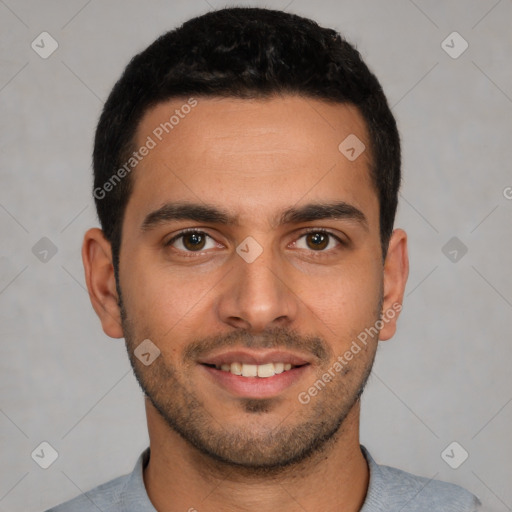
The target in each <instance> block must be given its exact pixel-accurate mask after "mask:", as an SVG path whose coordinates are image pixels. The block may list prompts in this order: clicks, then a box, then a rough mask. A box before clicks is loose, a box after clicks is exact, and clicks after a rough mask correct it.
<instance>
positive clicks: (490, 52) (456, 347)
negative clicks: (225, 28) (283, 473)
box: [0, 0, 512, 512]
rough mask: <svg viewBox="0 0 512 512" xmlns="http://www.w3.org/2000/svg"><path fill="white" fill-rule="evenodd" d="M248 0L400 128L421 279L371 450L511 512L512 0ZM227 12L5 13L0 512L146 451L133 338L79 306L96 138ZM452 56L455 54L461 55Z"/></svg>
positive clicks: (151, 8) (368, 407) (125, 467)
mask: <svg viewBox="0 0 512 512" xmlns="http://www.w3.org/2000/svg"><path fill="white" fill-rule="evenodd" d="M239 4H240V5H258V6H270V7H275V8H283V9H287V10H289V11H291V12H295V13H297V14H302V15H306V16H310V17H313V18H315V19H316V20H317V21H318V22H319V23H320V24H323V25H327V26H332V27H334V28H336V29H338V30H339V31H341V32H342V33H343V34H345V35H346V36H347V37H348V39H349V40H351V41H352V42H354V43H355V44H356V45H357V47H358V49H359V50H360V51H361V52H362V54H363V56H364V58H365V59H366V61H367V62H368V64H369V65H370V67H371V68H372V69H373V70H374V71H375V73H376V74H377V76H378V77H379V79H380V80H381V82H382V84H383V86H384V89H385V91H386V93H387V95H388V98H389V101H390V104H391V105H393V111H394V113H395V115H396V117H397V120H398V123H399V127H400V129H401V134H402V140H403V148H404V152H403V156H404V174H405V176H404V185H403V189H402V193H401V199H400V200H401V205H400V210H399V214H398V220H397V223H396V225H397V226H400V227H403V228H405V229H406V231H407V232H408V234H409V241H410V258H411V275H410V279H409V284H408V287H407V291H406V299H405V305H404V311H403V313H402V316H401V318H400V322H399V332H398V333H397V335H396V336H395V337H394V339H393V340H390V341H387V342H384V343H382V344H381V346H380V349H379V353H378V356H377V362H376V366H375V371H374V374H373V376H372V378H371V380H370V382H369V385H368V388H367V391H366V392H365V395H364V399H363V412H362V432H361V435H362V442H363V443H364V444H365V445H366V446H367V447H368V448H369V449H370V451H371V452H372V454H373V455H374V457H375V458H376V459H377V461H379V462H382V463H386V464H388V465H393V466H397V467H400V468H403V469H405V470H408V471H411V472H414V473H417V474H421V475H424V476H427V477H435V478H440V479H444V480H448V481H451V482H454V483H458V484H461V485H463V486H464V487H466V488H468V489H469V490H471V491H472V492H474V493H475V494H477V495H478V496H479V497H480V498H481V499H482V501H483V502H484V503H485V505H486V510H489V511H505V510H512V487H511V486H510V481H511V477H512V467H511V466H512V465H511V462H510V461H511V460H512V442H511V434H510V432H511V420H512V404H511V401H512V386H511V380H512V379H511V372H510V361H511V359H512V358H511V356H512V344H511V343H510V332H511V320H510V319H511V316H512V315H511V308H512V265H511V264H510V263H511V259H510V254H511V252H512V236H511V235H512V228H511V226H512V223H511V220H512V200H511V199H508V198H511V197H512V189H511V188H507V187H512V174H511V172H510V162H511V161H512V149H511V148H512V144H511V141H510V136H511V134H512V121H511V120H512V99H511V98H512V66H511V63H510V62H511V61H510V56H511V55H512V36H511V34H512V30H511V28H512V27H511V23H512V1H511V0H501V1H497V0H480V1H476V0H473V1H450V2H442V1H422V0H416V1H415V2H413V1H408V0H393V1H382V0H373V1H370V0H367V1H355V0H354V1H348V0H344V1H334V0H333V1H329V0H323V1H320V2H316V3H315V5H313V2H307V1H302V0H294V1H292V2H290V0H284V1H279V0H276V1H275V2H272V3H269V2H266V3H263V2H254V1H252V2H251V3H250V4H249V3H244V2H239ZM224 5H230V3H229V2H228V3H227V4H226V3H224V2H222V3H221V2H216V1H215V0H208V1H205V0H195V1H174V2H170V1H163V0H160V1H159V0H152V1H144V2H142V1H122V0H110V1H100V0H90V1H84V0H72V1H58V0H53V1H44V2H43V1H41V2H36V1H33V0H32V1H28V0H27V1H24V0H0V45H1V53H0V58H1V59H2V60H1V68H0V104H1V112H0V116H1V117H0V118H1V120H2V123H1V134H0V172H1V183H2V187H1V191H0V229H1V235H2V243H1V252H0V263H1V266H0V308H1V309H0V334H1V338H2V354H1V357H0V386H1V402H0V456H1V462H2V463H1V464H0V510H1V511H4V512H6V511H10V512H16V511H23V512H32V511H34V512H35V511H41V510H44V509H45V508H47V507H49V506H51V505H54V504H56V503H58V502H61V501H63V500H65V499H68V498H71V497H72V496H75V495H76V494H78V493H80V492H81V491H86V490H88V489H90V488H91V487H93V486H95V485H97V484H99V483H102V482H104V481H106V480H108V479H111V478H113V477H116V476H118V475H120V474H123V473H127V472H129V471H131V469H132V467H133V464H134V463H135V460H136V458H137V456H138V455H139V453H140V451H141V450H142V449H143V448H144V447H145V446H146V445H147V443H148V437H147V432H146V424H145V413H144V408H143V398H142V393H141V391H140V390H139V388H138V385H137V383H136V381H135V379H134V377H133V376H132V374H131V370H130V367H129V363H128V359H127V357H126V354H125V348H124V342H123V340H112V339H110V338H108V337H107V336H105V335H104V334H103V331H102V330H101V327H100V324H99V321H98V320H97V318H96V316H95V314H94V312H93V310H92V307H91V305H90V303H89V298H88V296H87V293H86V292H85V283H84V277H83V268H82V262H81V257H80V247H81V241H82V236H83V233H84V231H85V230H86V229H87V228H88V227H90V226H92V225H97V220H96V218H95V213H94V207H93V201H92V198H91V191H90V188H91V170H90V154H91V148H92V137H93V132H94V128H95V123H96V121H97V118H98V115H99V112H100V109H101V106H102V102H103V101H104V100H105V98H106V96H107V94H108V92H109V90H110V89H111V87H112V85H113V84H114V81H115V80H116V79H117V78H118V76H119V75H120V73H121V71H122V70H123V68H124V66H125V65H126V64H127V62H128V60H129V58H130V57H131V56H132V55H133V54H134V53H135V52H138V51H140V50H142V49H143V48H145V47H146V46H147V45H148V44H149V43H150V42H151V41H153V40H154V39H155V38H156V37H157V36H158V35H160V34H161V33H162V32H164V31H166V30H168V29H170V28H172V27H174V26H175V25H177V24H178V23H181V22H183V21H184V20H186V19H187V18H189V17H191V16H193V15H196V14H199V13H202V12H205V11H207V10H209V9H212V8H216V7H222V6H224ZM43 31H47V32H49V33H50V34H51V35H52V37H53V38H55V40H56V41H57V42H58V44H59V47H58V49H57V50H56V51H55V52H54V53H53V54H52V55H51V56H50V57H49V58H47V59H43V58H41V57H40V56H39V55H38V54H37V53H36V52H35V51H34V50H33V49H32V48H31V42H32V41H33V40H36V42H37V41H40V38H39V39H37V38H38V36H39V34H40V33H41V32H43ZM453 31H457V32H459V33H460V34H461V36H462V37H463V38H464V39H465V40H466V41H467V42H468V44H469V47H468V49H467V50H466V51H465V52H464V53H463V54H462V55H460V56H459V57H458V58H456V59H454V58H452V57H451V56H450V55H448V53H447V52H446V51H445V50H444V49H443V47H442V45H441V43H442V42H443V41H444V40H445V39H446V38H447V36H448V35H449V34H451V33H452V32H453ZM452 41H453V42H452ZM460 43H461V40H457V39H455V40H453V38H452V39H448V41H447V43H445V44H448V45H449V46H452V47H453V48H451V50H450V51H452V53H453V52H454V51H458V50H460V49H461V45H460ZM46 48H48V46H46ZM507 196H508V198H507ZM454 236H455V237H457V238H458V240H459V241H460V242H458V243H459V248H458V249H457V248H456V249H455V250H457V261H455V262H454V261H451V260H450V258H452V259H453V257H454V256H455V253H453V252H452V254H451V255H450V254H449V251H453V247H451V246H448V248H447V249H445V250H444V252H443V250H442V249H443V247H444V246H445V244H446V243H447V242H448V241H449V240H450V239H451V238H452V237H454ZM42 237H47V238H49V239H50V240H51V241H52V243H53V244H54V245H55V246H56V248H57V250H58V251H57V253H56V254H55V255H53V256H52V257H50V256H51V252H50V253H49V254H48V256H47V257H46V259H47V261H40V259H39V258H38V257H36V255H35V254H34V253H33V251H32V248H33V246H34V245H35V244H36V243H37V242H38V241H39V240H40V239H41V238H42ZM41 243H42V242H41ZM460 243H462V244H464V246H465V247H467V253H466V254H465V255H463V256H462V257H461V255H462V251H461V250H460V247H462V246H461V245H460ZM36 247H39V246H36ZM36 252H37V251H36ZM445 253H446V254H448V256H450V258H449V257H448V256H446V255H445ZM39 256H40V257H42V256H41V254H39ZM42 441H47V442H49V443H50V444H51V445H52V446H53V447H54V448H55V449H56V450H57V452H58V455H59V456H58V458H57V460H56V461H55V463H54V464H53V465H51V466H50V467H49V468H48V469H46V470H44V469H42V468H40V467H39V466H38V465H37V464H36V463H35V462H34V460H33V459H32V458H31V453H32V451H33V450H34V449H35V448H36V447H37V446H38V445H39V444H40V443H41V442H42ZM452 441H457V442H458V443H459V444H460V445H461V446H462V447H463V448H464V449H465V450H466V451H467V452H468V453H469V458H468V459H467V460H466V461H465V462H464V463H463V464H462V465H460V467H459V468H458V469H452V468H451V467H450V466H448V464H447V463H446V462H445V461H444V460H443V458H442V457H441V453H442V452H443V450H444V449H445V448H446V447H447V446H448V445H449V444H450V443H451V442H452ZM460 453H461V452H460V449H459V448H457V449H456V450H455V451H454V452H450V455H452V461H453V460H457V459H458V458H459V457H460ZM333 478H336V475H333ZM311 512H312V511H311Z"/></svg>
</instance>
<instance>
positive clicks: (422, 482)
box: [47, 446, 481, 512]
mask: <svg viewBox="0 0 512 512" xmlns="http://www.w3.org/2000/svg"><path fill="white" fill-rule="evenodd" d="M361 451H362V452H363V455H364V456H365V458H366V460H367V462H368V467H369V469H370V482H369V485H368V491H367V493H366V499H365V501H364V504H363V507H362V508H361V510H360V512H475V511H478V510H481V508H480V505H481V503H480V500H479V499H478V498H477V497H476V496H474V495H473V494H471V493H470V492H468V491H466V490H465V489H463V488H462V487H460V486H458V485H454V484H449V483H446V482H441V481H440V480H432V479H428V478H423V477H420V476H416V475H412V474H411V473H407V472H405V471H402V470H400V469H396V468H392V467H389V466H381V465H379V464H377V463H376V462H375V461H374V460H373V458H372V457H371V455H370V454H369V453H368V450H367V449H366V448H365V447H364V446H361ZM149 455H150V453H149V448H147V449H146V450H145V451H144V452H142V454H141V455H140V457H139V459H138V460H137V463H136V464H135V468H134V469H133V471H132V472H131V473H130V474H129V475H125V476H120V477H118V478H116V479H115V480H111V481H110V482H107V483H105V484H102V485H100V486H98V487H95V488H94V489H92V490H91V491H89V492H87V493H85V494H82V495H80V496H78V497H76V498H74V499H72V500H70V501H67V502H66V503H63V504H62V505H59V506H57V507H54V508H52V509H50V510H48V511H47V512H98V510H99V511H101V512H156V509H155V508H154V507H153V505H152V504H151V501H150V500H149V498H148V495H147V493H146V488H145V487H144V480H143V476H142V475H143V473H142V472H143V469H144V467H145V466H146V464H147V463H148V461H149ZM191 506H192V507H193V506H194V503H192V502H191ZM196 508H197V507H196ZM198 510H200V507H199V508H198Z"/></svg>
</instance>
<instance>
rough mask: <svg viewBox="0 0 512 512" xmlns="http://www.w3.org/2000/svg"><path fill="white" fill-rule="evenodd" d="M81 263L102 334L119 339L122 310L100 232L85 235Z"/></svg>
mask: <svg viewBox="0 0 512 512" xmlns="http://www.w3.org/2000/svg"><path fill="white" fill-rule="evenodd" d="M82 261H83V263H84V270H85V281H86V283H87V289H88V290H89V298H90V299H91V304H92V307H93V308H94V311H96V314H97V315H98V317H99V319H100V321H101V325H102V327H103V331H104V332H105V334H106V335H107V336H110V337H111V338H122V337H123V329H122V327H121V311H120V308H119V306H118V299H119V297H118V294H117V290H116V281H115V275H114V266H113V264H112V249H111V246H110V242H109V241H108V240H107V239H106V238H105V235H104V234H103V231H102V230H101V229H99V228H92V229H89V230H88V231H87V232H86V233H85V235H84V242H83V245H82Z"/></svg>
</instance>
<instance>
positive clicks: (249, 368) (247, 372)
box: [242, 364, 258, 377]
mask: <svg viewBox="0 0 512 512" xmlns="http://www.w3.org/2000/svg"><path fill="white" fill-rule="evenodd" d="M257 375H258V365H256V364H243V365H242V377H256V376H257Z"/></svg>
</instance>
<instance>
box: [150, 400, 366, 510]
mask: <svg viewBox="0 0 512 512" xmlns="http://www.w3.org/2000/svg"><path fill="white" fill-rule="evenodd" d="M359 411H360V403H359V401H358V402H356V404H355V406H354V407H353V408H352V410H351V411H350V413H349V414H348V415H347V417H346V418H345V421H344V423H343V425H342V427H341V428H340V430H339V431H338V433H337V435H336V436H334V437H333V438H332V439H331V440H330V441H329V442H328V443H326V445H324V447H323V449H322V450H321V451H319V452H316V453H315V454H313V455H312V456H310V457H309V458H308V459H307V460H304V461H301V462H300V463H297V464H295V465H293V466H292V467H289V468H284V469H281V470H280V471H279V472H277V471H272V472H267V473H263V472H254V471H249V470H245V469H241V468H238V467H233V466H230V465H227V464H224V463H219V462H218V461H215V460H213V459H212V458H211V457H209V456H207V455H204V454H202V453H200V452H199V451H198V450H197V449H196V448H194V447H192V446H191V445H190V444H189V443H188V442H186V441H185V440H183V439H182V438H181V437H180V436H179V435H178V434H177V433H175V432H174V431H173V430H170V429H169V427H168V426H167V424H166V423H165V422H164V420H163V419H162V418H161V416H160V415H159V414H158V413H157V411H156V410H155V409H154V408H153V406H152V405H151V404H150V403H149V402H148V401H147V400H146V412H147V418H148V429H149V437H150V450H151V455H150V460H149V463H148V465H147V466H146V468H145V469H144V484H145V487H146V491H147V493H148V496H149V498H150V500H151V502H152V503H153V506H154V507H155V508H156V509H157V510H158V512H178V511H185V510H187V511H189V512H193V511H194V510H197V511H199V512H218V511H219V510H221V511H235V510H236V511H240V512H252V511H256V510H257V511H258V512H270V511H272V512H275V510H276V508H277V509H279V510H280V511H282V512H303V511H304V510H322V511H325V512H329V511H335V510H336V511H339V510H340V505H341V504H343V510H344V512H357V511H359V510H360V508H361V507H362V505H363V502H364V498H365V496H366V491H367V488H368V481H369V471H368V465H367V463H366V460H365V458H364V456H363V454H362V452H361V450H360V447H359Z"/></svg>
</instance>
